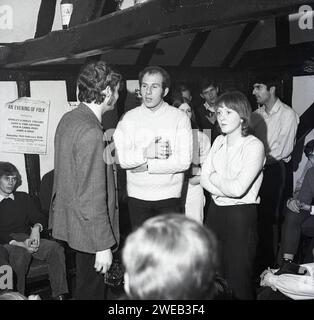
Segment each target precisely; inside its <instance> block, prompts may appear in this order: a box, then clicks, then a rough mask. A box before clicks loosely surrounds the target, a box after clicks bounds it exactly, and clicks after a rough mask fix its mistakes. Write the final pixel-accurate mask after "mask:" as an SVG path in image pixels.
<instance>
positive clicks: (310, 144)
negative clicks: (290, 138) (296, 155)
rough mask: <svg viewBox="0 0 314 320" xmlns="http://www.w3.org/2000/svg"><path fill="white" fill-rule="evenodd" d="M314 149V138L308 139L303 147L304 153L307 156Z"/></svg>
mask: <svg viewBox="0 0 314 320" xmlns="http://www.w3.org/2000/svg"><path fill="white" fill-rule="evenodd" d="M313 151H314V140H310V141H309V142H308V143H307V144H306V145H305V147H304V154H305V156H306V157H307V158H308V157H309V156H310V155H311V154H313Z"/></svg>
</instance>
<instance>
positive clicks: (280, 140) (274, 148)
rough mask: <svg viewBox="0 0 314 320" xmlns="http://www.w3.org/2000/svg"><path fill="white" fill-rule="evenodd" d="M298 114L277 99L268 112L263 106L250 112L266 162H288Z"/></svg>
mask: <svg viewBox="0 0 314 320" xmlns="http://www.w3.org/2000/svg"><path fill="white" fill-rule="evenodd" d="M298 124H299V116H298V115H297V113H296V112H295V111H294V110H293V109H292V108H290V107H289V106H287V105H286V104H284V103H283V102H281V101H280V99H277V101H276V102H275V104H274V105H273V107H272V109H271V110H270V112H269V113H267V112H266V109H265V106H262V107H260V108H258V109H257V110H255V111H254V112H253V114H252V127H253V130H254V134H255V136H256V137H257V138H259V139H260V140H261V141H262V142H263V143H264V147H265V152H266V158H267V163H272V162H275V161H280V160H283V161H285V162H289V161H290V159H291V156H290V154H291V152H292V150H293V147H294V143H295V138H296V133H297V128H298Z"/></svg>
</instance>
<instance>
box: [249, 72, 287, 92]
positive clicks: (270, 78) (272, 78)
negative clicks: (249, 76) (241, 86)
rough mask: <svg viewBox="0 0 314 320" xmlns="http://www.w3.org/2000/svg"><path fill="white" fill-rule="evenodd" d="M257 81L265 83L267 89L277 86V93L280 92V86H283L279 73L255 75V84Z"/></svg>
mask: <svg viewBox="0 0 314 320" xmlns="http://www.w3.org/2000/svg"><path fill="white" fill-rule="evenodd" d="M255 83H260V84H264V85H265V86H266V88H267V90H269V89H270V88H271V87H275V88H276V91H275V93H276V95H277V93H278V92H279V88H280V86H281V80H280V79H279V78H278V76H277V75H275V74H272V73H261V74H258V75H256V76H255V77H254V79H253V85H254V84H255Z"/></svg>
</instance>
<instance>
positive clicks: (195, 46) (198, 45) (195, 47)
mask: <svg viewBox="0 0 314 320" xmlns="http://www.w3.org/2000/svg"><path fill="white" fill-rule="evenodd" d="M209 34H210V31H209V30H208V31H202V32H198V33H197V34H196V35H195V37H194V39H193V41H192V42H191V44H190V47H189V49H188V51H187V52H186V54H185V56H184V57H183V59H182V61H181V63H180V66H182V67H189V66H190V65H191V64H192V63H193V61H194V59H195V57H196V56H197V55H198V53H199V52H200V50H201V49H202V47H203V45H204V43H205V42H206V40H207V38H208V36H209Z"/></svg>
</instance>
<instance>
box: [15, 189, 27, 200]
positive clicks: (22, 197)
mask: <svg viewBox="0 0 314 320" xmlns="http://www.w3.org/2000/svg"><path fill="white" fill-rule="evenodd" d="M13 194H14V199H15V200H19V201H29V200H31V197H30V195H29V194H28V193H26V192H24V191H15V192H14V193H13Z"/></svg>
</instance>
